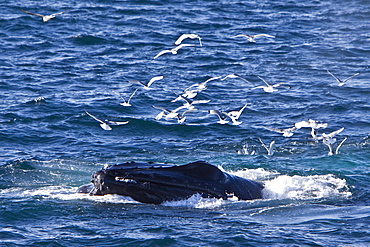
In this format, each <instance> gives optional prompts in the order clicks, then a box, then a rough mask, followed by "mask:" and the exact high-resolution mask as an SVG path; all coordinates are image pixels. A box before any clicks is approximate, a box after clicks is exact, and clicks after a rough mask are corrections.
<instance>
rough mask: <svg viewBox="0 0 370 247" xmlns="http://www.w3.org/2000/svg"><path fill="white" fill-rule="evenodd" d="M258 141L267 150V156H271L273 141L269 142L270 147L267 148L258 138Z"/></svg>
mask: <svg viewBox="0 0 370 247" xmlns="http://www.w3.org/2000/svg"><path fill="white" fill-rule="evenodd" d="M258 140H260V142H261V144H262V146H263V147H264V148H265V149H266V150H267V155H273V154H274V148H275V141H271V142H270V146H269V147H267V146H266V145H265V143H263V141H262V140H261V139H260V138H258Z"/></svg>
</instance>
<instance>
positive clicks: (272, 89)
mask: <svg viewBox="0 0 370 247" xmlns="http://www.w3.org/2000/svg"><path fill="white" fill-rule="evenodd" d="M257 77H258V78H260V79H261V80H262V81H263V82H264V83H265V84H266V86H258V87H254V88H252V89H257V88H262V89H263V90H264V91H265V92H267V93H272V92H276V91H278V90H277V89H276V88H277V87H279V86H280V85H283V84H285V83H284V82H282V83H276V84H274V85H270V84H269V83H267V81H265V80H264V79H263V78H261V77H259V76H257Z"/></svg>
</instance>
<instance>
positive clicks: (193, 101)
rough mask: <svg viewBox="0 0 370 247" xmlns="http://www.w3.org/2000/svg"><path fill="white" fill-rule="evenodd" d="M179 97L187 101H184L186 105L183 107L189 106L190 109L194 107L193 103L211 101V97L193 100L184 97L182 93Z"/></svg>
mask: <svg viewBox="0 0 370 247" xmlns="http://www.w3.org/2000/svg"><path fill="white" fill-rule="evenodd" d="M179 97H180V98H181V99H183V100H184V101H185V103H184V105H183V106H182V107H183V108H184V107H185V108H188V109H194V106H193V105H195V104H206V103H208V102H210V101H211V100H210V99H206V100H192V99H189V98H186V97H184V96H182V95H179ZM180 107H181V106H180Z"/></svg>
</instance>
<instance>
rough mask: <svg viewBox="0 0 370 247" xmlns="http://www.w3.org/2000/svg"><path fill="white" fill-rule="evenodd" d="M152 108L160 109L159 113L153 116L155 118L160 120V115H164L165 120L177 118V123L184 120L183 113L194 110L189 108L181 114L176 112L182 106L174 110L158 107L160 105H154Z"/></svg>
mask: <svg viewBox="0 0 370 247" xmlns="http://www.w3.org/2000/svg"><path fill="white" fill-rule="evenodd" d="M153 107H154V108H156V109H158V110H161V112H160V113H158V114H157V116H156V117H155V120H160V119H161V118H162V117H165V118H166V120H169V119H172V118H177V122H178V123H183V122H185V120H186V117H185V114H186V113H188V112H191V111H195V110H196V109H194V108H193V109H189V110H186V111H184V112H183V113H182V114H180V113H178V111H179V110H180V109H182V108H184V107H178V108H176V109H175V110H172V111H170V110H167V109H166V108H163V107H160V106H154V105H153Z"/></svg>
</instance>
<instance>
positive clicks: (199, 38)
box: [175, 33, 202, 46]
mask: <svg viewBox="0 0 370 247" xmlns="http://www.w3.org/2000/svg"><path fill="white" fill-rule="evenodd" d="M184 39H198V40H199V44H200V46H202V38H201V37H199V36H198V35H197V34H193V33H190V34H183V35H181V36H180V37H179V38H178V39H177V40H176V42H175V45H179V44H181V42H182V41H183V40H184Z"/></svg>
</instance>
